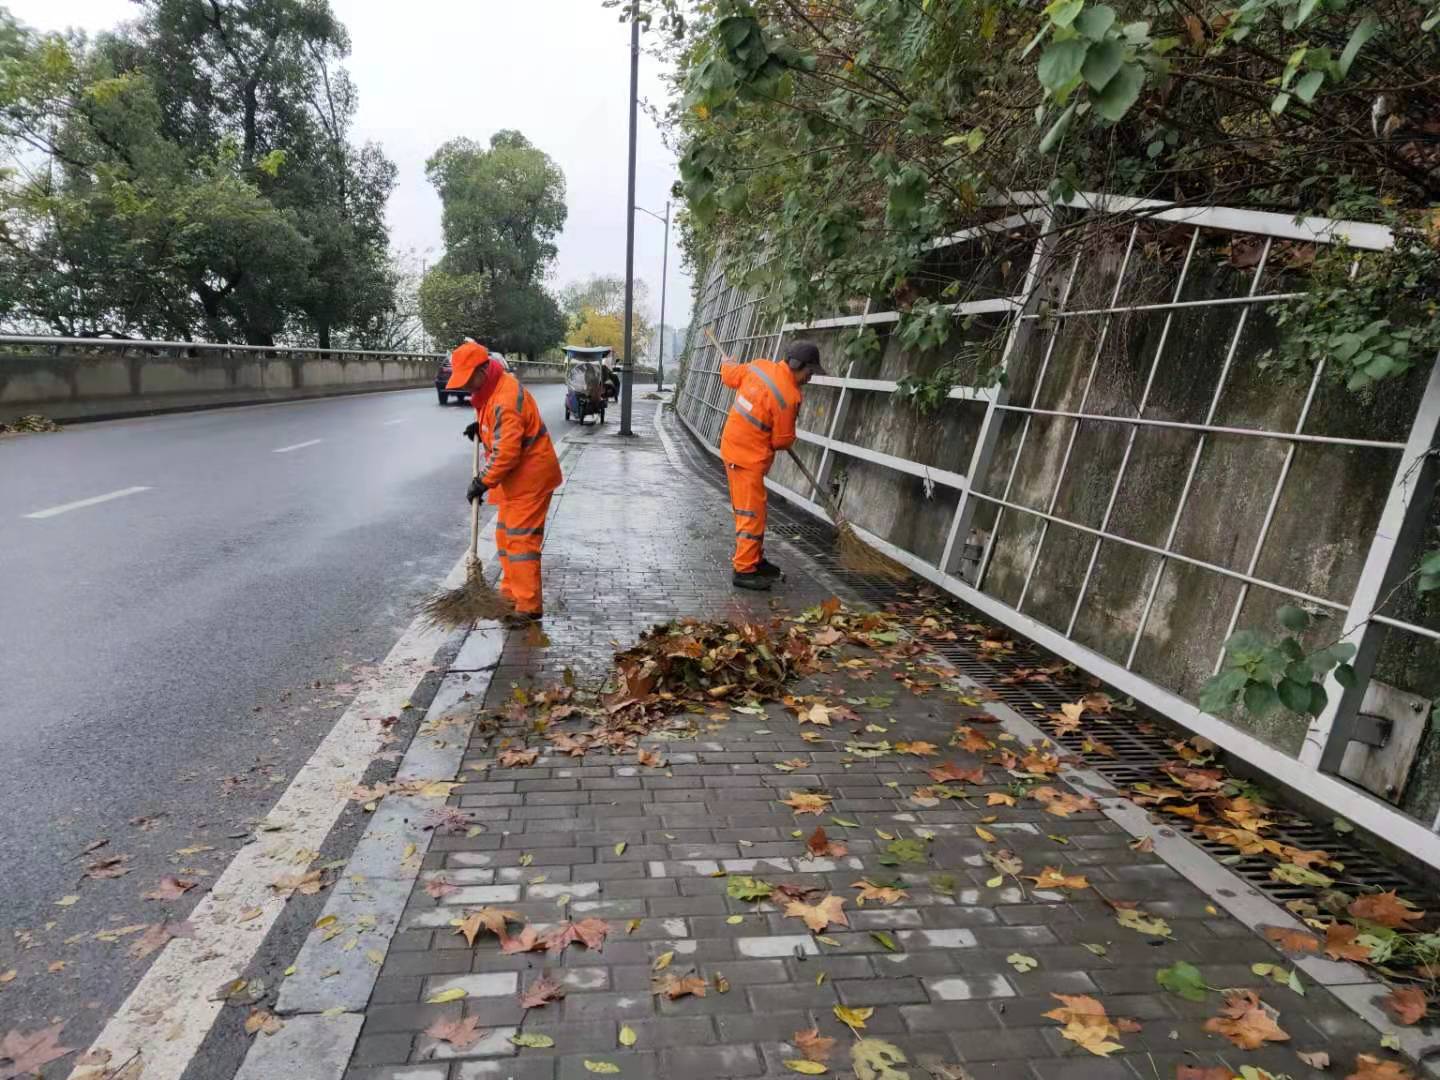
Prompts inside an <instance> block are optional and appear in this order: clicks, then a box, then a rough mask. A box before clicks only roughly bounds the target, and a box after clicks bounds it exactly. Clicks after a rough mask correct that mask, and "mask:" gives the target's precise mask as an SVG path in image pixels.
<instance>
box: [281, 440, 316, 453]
mask: <svg viewBox="0 0 1440 1080" xmlns="http://www.w3.org/2000/svg"><path fill="white" fill-rule="evenodd" d="M324 441H325V440H324V439H311V440H310V441H309V442H297V443H296V444H295V445H294V446H282V447H280V448H279V449H278V450H272V451H270V452H271V453H272V454H288V453H289V452H290V451H291V450H304V449H305V447H307V446H314V445H315V444H316V443H322V442H324Z"/></svg>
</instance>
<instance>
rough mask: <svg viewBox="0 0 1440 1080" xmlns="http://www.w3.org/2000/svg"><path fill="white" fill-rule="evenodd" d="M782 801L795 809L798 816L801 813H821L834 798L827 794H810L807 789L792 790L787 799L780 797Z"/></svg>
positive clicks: (828, 807)
mask: <svg viewBox="0 0 1440 1080" xmlns="http://www.w3.org/2000/svg"><path fill="white" fill-rule="evenodd" d="M780 801H781V802H782V803H784V804H785V805H786V806H788V807H790V808H791V809H792V810H794V811H795V815H796V816H797V817H798V816H799V815H801V814H823V813H824V812H825V811H826V810H828V809H830V804H831V803H832V802H834V801H835V800H834V798H832V797H831V796H829V795H818V794H812V793H811V792H808V791H792V792H790V797H789V798H788V799H781V800H780Z"/></svg>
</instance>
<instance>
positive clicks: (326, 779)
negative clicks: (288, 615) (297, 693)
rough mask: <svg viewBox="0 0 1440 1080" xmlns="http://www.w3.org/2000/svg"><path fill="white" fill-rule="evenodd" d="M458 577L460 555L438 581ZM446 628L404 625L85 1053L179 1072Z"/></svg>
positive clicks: (82, 1077)
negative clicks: (280, 883) (278, 890)
mask: <svg viewBox="0 0 1440 1080" xmlns="http://www.w3.org/2000/svg"><path fill="white" fill-rule="evenodd" d="M464 580H465V560H464V559H461V560H460V561H459V562H457V563H456V564H455V565H454V567H452V568H451V570H450V573H449V574H448V575H447V576H446V578H445V581H444V582H443V587H444V588H454V587H455V586H457V585H459V584H460V583H461V582H463V581H464ZM449 636H450V632H449V631H443V630H433V629H429V628H428V627H426V626H425V625H424V620H423V618H421V617H417V618H416V619H415V621H414V622H412V623H411V624H410V626H409V628H407V629H406V631H405V633H404V634H403V635H402V636H401V638H400V640H399V641H397V642H396V643H395V647H394V648H392V649H391V650H390V653H389V655H388V656H386V657H385V660H384V661H383V662H382V663H381V665H380V667H379V669H378V670H377V671H376V673H375V674H374V675H372V676H371V677H370V678H369V679H368V680H366V682H365V684H364V686H363V687H362V689H361V690H360V693H359V694H358V695H357V696H356V698H355V700H354V701H353V702H351V704H350V707H349V708H348V709H346V710H345V713H344V715H343V716H341V717H340V719H339V720H338V721H336V723H335V726H334V727H333V728H332V729H331V730H330V734H329V735H327V736H326V737H325V739H324V741H322V742H321V743H320V745H319V746H318V747H317V748H316V750H315V753H314V754H313V755H311V757H310V760H309V761H307V762H306V763H305V764H304V765H303V766H302V767H301V769H300V771H299V772H298V773H296V774H295V779H294V780H293V781H291V783H290V786H289V787H288V788H287V789H286V790H285V794H284V795H282V796H281V797H280V801H279V802H277V803H276V804H275V806H274V807H273V808H272V809H271V810H270V813H269V814H268V815H266V818H265V821H264V822H263V827H262V828H261V829H260V830H259V831H258V832H257V833H256V835H257V836H258V837H259V839H258V840H257V841H256V842H254V843H251V844H249V845H247V846H246V847H243V848H241V849H240V851H238V852H237V853H236V855H235V858H234V859H232V860H231V862H230V865H229V866H227V867H226V868H225V870H224V872H223V873H222V874H221V875H220V877H219V878H218V879H217V880H216V882H215V885H214V888H213V889H211V891H210V893H209V895H207V896H206V897H205V898H204V899H202V900H201V901H200V903H198V904H197V905H196V906H195V910H194V911H192V912H191V913H190V919H189V921H190V923H191V925H192V926H194V928H195V936H194V937H192V938H173V939H171V941H170V942H169V944H167V945H166V946H165V948H164V950H163V951H162V952H161V953H160V954H159V955H158V956H157V957H156V959H155V962H154V963H153V964H152V965H151V966H150V970H148V971H147V972H146V973H145V975H144V977H143V978H141V980H140V981H139V983H137V984H136V986H135V989H134V990H132V991H131V992H130V996H129V997H128V998H126V999H125V1003H124V1004H123V1005H121V1006H120V1009H119V1011H118V1012H116V1013H115V1015H114V1016H112V1017H111V1018H110V1022H109V1023H108V1024H106V1025H105V1030H104V1031H102V1032H101V1033H100V1035H99V1037H98V1038H97V1039H96V1040H95V1042H94V1044H93V1045H92V1046H91V1050H92V1052H98V1051H101V1050H108V1051H109V1056H108V1057H106V1058H105V1060H108V1061H116V1062H124V1061H130V1060H132V1059H138V1060H140V1061H142V1062H143V1065H142V1066H141V1072H140V1075H142V1076H143V1077H144V1078H145V1080H179V1077H180V1076H181V1074H182V1073H184V1072H185V1069H186V1068H187V1067H188V1065H189V1063H190V1060H191V1058H193V1057H194V1056H195V1052H196V1051H197V1050H198V1049H199V1048H200V1044H201V1043H202V1042H203V1041H204V1039H205V1036H206V1035H207V1034H208V1033H209V1031H210V1028H211V1026H212V1025H213V1024H214V1022H215V1018H216V1017H217V1016H218V1015H219V1013H220V1010H221V1008H222V1007H223V1002H221V1001H217V1000H215V991H216V989H217V988H218V987H222V986H224V985H225V984H226V983H228V982H230V981H232V980H234V979H236V978H238V977H239V975H240V973H241V972H242V971H244V970H245V968H246V966H247V965H248V964H249V963H250V961H251V960H252V959H253V958H254V956H255V953H256V950H258V949H259V948H260V945H261V943H262V942H263V941H264V940H265V935H266V934H268V933H269V932H270V928H271V927H272V926H273V925H274V924H275V920H276V919H277V918H278V917H279V915H280V912H281V911H282V910H283V909H284V907H285V898H284V897H283V896H276V895H275V892H274V890H273V889H271V887H270V885H271V883H272V882H274V881H276V880H278V879H280V878H282V877H289V876H293V875H294V874H297V873H302V872H303V863H304V859H303V857H302V859H301V861H300V862H296V861H295V857H296V855H297V854H299V853H302V852H306V853H309V854H310V855H311V857H313V853H314V852H315V851H318V850H319V849H320V845H321V843H322V842H323V841H324V840H325V837H326V836H327V835H328V834H329V832H330V829H331V828H332V827H333V826H334V824H335V822H336V820H337V819H338V818H339V817H340V812H341V811H342V810H343V809H344V808H345V804H346V803H347V802H348V801H349V799H350V792H351V791H352V790H353V789H354V787H355V785H356V784H357V783H359V781H360V778H361V777H362V776H364V774H365V770H366V768H367V767H368V766H369V765H370V762H371V759H372V758H373V757H374V755H375V754H377V753H378V752H379V751H380V749H381V746H382V736H383V735H384V728H383V727H382V726H381V720H382V719H384V718H385V717H389V716H395V715H398V714H399V712H400V711H401V709H402V708H404V706H405V705H406V704H407V703H408V702H409V700H410V696H411V695H412V694H413V693H414V691H415V688H416V686H417V685H418V684H419V682H420V680H421V679H423V678H424V677H425V675H426V674H427V673H428V672H429V671H430V665H431V662H432V661H433V660H434V657H435V653H436V651H437V650H438V649H439V648H440V646H441V645H442V644H443V643H444V642H445V640H446V639H447V638H448V637H449ZM100 1056H103V1055H100ZM70 1080H95V1076H94V1069H93V1067H86V1066H80V1067H77V1068H76V1069H75V1070H74V1071H73V1072H72V1073H71V1074H70Z"/></svg>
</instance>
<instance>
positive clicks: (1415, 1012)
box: [1381, 986, 1430, 1026]
mask: <svg viewBox="0 0 1440 1080" xmlns="http://www.w3.org/2000/svg"><path fill="white" fill-rule="evenodd" d="M1381 1004H1382V1005H1384V1006H1385V1011H1386V1012H1388V1013H1389V1014H1390V1015H1391V1016H1393V1017H1394V1018H1395V1022H1396V1023H1397V1024H1405V1025H1407V1026H1408V1025H1410V1024H1418V1023H1419V1022H1420V1021H1421V1020H1424V1019H1425V1014H1426V1013H1428V1012H1429V1011H1430V1000H1429V999H1428V998H1427V997H1426V996H1425V991H1423V990H1421V989H1420V988H1419V987H1415V986H1403V987H1402V986H1397V987H1395V988H1394V989H1393V990H1391V991H1390V996H1389V997H1387V998H1386V999H1385V1000H1384V1001H1383V1002H1381Z"/></svg>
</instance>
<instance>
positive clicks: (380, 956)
mask: <svg viewBox="0 0 1440 1080" xmlns="http://www.w3.org/2000/svg"><path fill="white" fill-rule="evenodd" d="M365 959H366V960H369V961H370V962H371V963H372V964H374V965H375V966H376V967H379V966H380V965H381V964H383V963H384V962H385V954H384V953H383V952H381V951H380V950H379V949H366V950H365Z"/></svg>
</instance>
